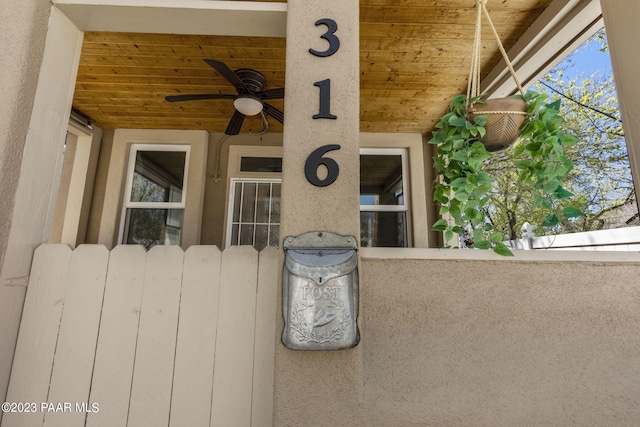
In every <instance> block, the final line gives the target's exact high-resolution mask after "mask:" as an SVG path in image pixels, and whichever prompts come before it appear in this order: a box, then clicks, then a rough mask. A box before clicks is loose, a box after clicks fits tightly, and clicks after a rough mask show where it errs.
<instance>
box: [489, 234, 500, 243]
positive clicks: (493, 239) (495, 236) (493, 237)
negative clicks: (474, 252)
mask: <svg viewBox="0 0 640 427" xmlns="http://www.w3.org/2000/svg"><path fill="white" fill-rule="evenodd" d="M489 240H490V241H491V242H493V243H500V242H502V240H503V238H502V233H493V234H492V235H491V237H489Z"/></svg>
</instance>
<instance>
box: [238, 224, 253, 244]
mask: <svg viewBox="0 0 640 427" xmlns="http://www.w3.org/2000/svg"><path fill="white" fill-rule="evenodd" d="M253 227H254V225H253V224H242V225H240V244H241V245H253Z"/></svg>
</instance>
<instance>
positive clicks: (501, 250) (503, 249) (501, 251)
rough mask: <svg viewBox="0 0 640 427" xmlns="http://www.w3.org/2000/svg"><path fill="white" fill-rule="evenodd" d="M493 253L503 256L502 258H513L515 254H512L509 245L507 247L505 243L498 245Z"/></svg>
mask: <svg viewBox="0 0 640 427" xmlns="http://www.w3.org/2000/svg"><path fill="white" fill-rule="evenodd" d="M493 251H494V252H495V253H497V254H498V255H502V256H513V252H511V249H509V247H507V245H505V244H504V243H498V244H497V245H496V246H495V247H494V248H493Z"/></svg>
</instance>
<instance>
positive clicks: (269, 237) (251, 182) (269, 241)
mask: <svg viewBox="0 0 640 427" xmlns="http://www.w3.org/2000/svg"><path fill="white" fill-rule="evenodd" d="M280 182H281V181H280V180H279V179H278V180H275V179H245V178H233V179H231V188H230V203H229V213H228V219H229V220H228V223H227V242H226V244H227V246H231V245H252V246H253V247H255V248H256V249H257V250H259V251H260V250H262V249H264V248H265V247H266V246H275V247H278V246H279V239H280Z"/></svg>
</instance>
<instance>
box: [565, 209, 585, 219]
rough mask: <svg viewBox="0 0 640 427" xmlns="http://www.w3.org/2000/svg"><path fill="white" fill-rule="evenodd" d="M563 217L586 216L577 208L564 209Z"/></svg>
mask: <svg viewBox="0 0 640 427" xmlns="http://www.w3.org/2000/svg"><path fill="white" fill-rule="evenodd" d="M562 215H564V216H565V218H577V217H579V216H584V212H582V211H581V210H580V209H576V208H564V209H563V210H562Z"/></svg>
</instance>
